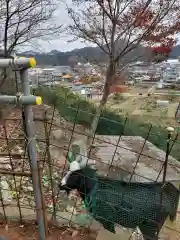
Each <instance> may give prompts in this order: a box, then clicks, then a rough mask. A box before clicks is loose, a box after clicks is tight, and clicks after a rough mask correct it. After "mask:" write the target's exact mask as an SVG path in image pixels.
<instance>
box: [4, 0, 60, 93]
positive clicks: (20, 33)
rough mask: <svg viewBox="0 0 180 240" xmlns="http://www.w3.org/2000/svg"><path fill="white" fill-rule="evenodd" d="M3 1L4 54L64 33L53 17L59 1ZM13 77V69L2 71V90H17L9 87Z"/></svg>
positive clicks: (7, 54)
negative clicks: (38, 40)
mask: <svg viewBox="0 0 180 240" xmlns="http://www.w3.org/2000/svg"><path fill="white" fill-rule="evenodd" d="M0 4H1V6H0V44H1V53H0V54H1V57H5V58H7V57H10V56H11V55H12V53H13V51H15V50H17V48H18V47H19V46H22V45H27V44H30V43H32V44H34V41H35V40H37V39H46V40H47V39H49V38H50V37H52V38H55V37H58V36H59V34H60V33H61V32H62V25H61V24H57V21H56V22H55V19H54V17H55V11H56V7H57V4H59V1H57V0H1V3H0ZM34 45H36V46H37V43H36V44H34ZM15 74H16V73H15ZM11 78H14V74H13V73H12V71H11V69H5V70H4V71H2V73H1V82H0V89H1V93H2V92H3V93H4V92H6V91H7V92H9V93H10V91H11V92H12V90H13V91H17V90H15V87H14V89H13V87H12V85H11V87H10V88H9V87H8V86H9V84H7V82H8V81H10V82H12V81H11ZM13 82H14V83H15V81H13ZM16 85H17V83H16ZM16 88H17V87H16ZM7 92H6V93H7Z"/></svg>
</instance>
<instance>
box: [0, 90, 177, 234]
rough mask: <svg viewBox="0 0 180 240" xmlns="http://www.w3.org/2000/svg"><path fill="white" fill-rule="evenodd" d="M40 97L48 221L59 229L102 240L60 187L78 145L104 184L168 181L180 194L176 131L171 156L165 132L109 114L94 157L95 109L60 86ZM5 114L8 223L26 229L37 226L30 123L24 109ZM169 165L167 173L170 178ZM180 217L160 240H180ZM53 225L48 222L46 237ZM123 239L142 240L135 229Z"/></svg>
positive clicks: (4, 213) (1, 167) (78, 202)
mask: <svg viewBox="0 0 180 240" xmlns="http://www.w3.org/2000/svg"><path fill="white" fill-rule="evenodd" d="M34 94H36V95H41V96H42V97H43V100H44V104H43V105H41V106H34V107H33V113H34V122H35V132H36V140H37V151H38V166H39V174H40V176H41V177H40V185H41V187H42V189H41V190H42V198H43V201H42V208H43V213H44V219H46V220H53V221H54V222H56V223H58V224H59V225H63V224H65V225H68V226H69V225H75V226H77V225H78V226H86V227H88V228H91V229H96V231H97V234H98V237H99V238H100V234H102V232H101V233H99V230H98V229H99V224H97V222H96V221H95V220H94V219H93V218H92V216H91V215H90V214H88V211H87V208H86V207H85V206H84V203H83V201H82V199H81V198H80V197H79V195H77V193H76V192H74V191H72V192H71V194H70V196H69V198H68V199H67V195H66V194H65V193H64V191H60V190H59V187H58V185H59V184H60V182H61V180H62V177H63V176H64V175H65V174H66V172H67V170H68V159H70V158H71V157H72V146H73V145H78V146H80V150H81V151H79V155H78V154H76V158H77V157H81V158H83V159H85V160H87V161H88V164H90V165H91V166H93V168H96V169H97V174H98V175H99V176H103V177H109V178H111V179H114V180H121V181H122V180H124V181H126V182H147V183H149V182H162V181H163V176H164V174H165V175H166V178H165V180H166V181H169V182H171V183H173V185H174V186H175V187H176V188H179V183H180V163H179V160H180V138H179V132H178V131H177V129H176V130H175V132H174V133H173V134H172V136H171V138H170V140H169V150H168V151H167V141H168V131H167V130H166V129H164V128H161V127H159V126H154V125H152V124H148V123H141V122H140V120H139V119H132V118H130V117H129V118H127V117H124V116H120V115H118V114H116V113H114V112H113V111H110V110H109V109H105V110H104V111H103V113H102V115H101V117H100V119H99V124H98V127H97V131H96V134H95V136H94V138H93V143H92V146H91V149H90V151H89V153H88V154H87V153H86V145H85V142H86V139H87V136H88V128H89V126H90V124H91V122H92V118H93V116H94V115H95V110H96V106H95V105H93V103H92V102H90V101H87V100H86V99H83V98H81V97H79V96H77V95H76V94H74V93H72V92H71V91H70V90H68V89H66V88H62V87H59V86H49V87H47V86H46V87H43V86H39V87H38V88H36V89H34ZM4 111H5V112H6V114H5V115H4V117H3V119H2V120H1V135H0V141H1V151H0V158H1V161H0V175H1V196H0V199H1V208H0V212H1V218H2V219H3V220H5V221H6V222H8V221H9V220H11V219H16V220H20V223H22V222H23V221H24V220H28V219H36V208H35V202H34V194H33V187H32V182H31V167H30V164H29V156H28V152H27V144H28V142H27V139H26V132H25V128H24V115H23V109H22V108H21V107H19V106H14V107H13V106H6V108H5V109H4ZM167 157H168V166H167V170H166V172H164V165H165V160H166V159H167ZM134 198H135V197H134ZM134 201H136V199H134ZM179 211H180V209H179V210H177V218H176V221H175V223H173V224H171V223H170V222H165V224H164V226H163V229H162V231H161V234H160V236H159V238H160V239H179V238H180V231H179V229H180V213H179ZM48 224H49V223H48V221H47V222H46V231H47V228H48ZM117 231H119V232H120V233H119V234H123V235H121V236H123V239H133V238H134V239H136V237H137V236H138V237H139V239H140V237H142V236H139V235H138V234H139V233H136V234H134V233H133V234H132V232H133V231H134V229H133V230H132V229H129V228H125V227H122V226H121V227H120V228H119V230H117ZM98 237H97V238H98ZM150 239H151V238H150Z"/></svg>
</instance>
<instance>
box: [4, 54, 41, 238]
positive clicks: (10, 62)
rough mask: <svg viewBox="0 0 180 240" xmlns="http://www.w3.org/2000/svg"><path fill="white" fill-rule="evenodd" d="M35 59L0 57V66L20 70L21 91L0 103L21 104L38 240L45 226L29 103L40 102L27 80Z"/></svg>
mask: <svg viewBox="0 0 180 240" xmlns="http://www.w3.org/2000/svg"><path fill="white" fill-rule="evenodd" d="M35 66H36V61H35V59H34V58H19V59H0V68H7V67H12V68H13V69H17V70H19V71H20V80H21V85H22V93H17V95H16V96H7V95H1V96H0V103H11V104H13V103H16V104H17V105H18V104H19V105H23V107H24V115H25V130H26V138H27V147H28V155H29V158H30V164H31V173H32V182H33V190H34V197H35V203H36V213H37V222H38V228H39V235H40V236H39V237H40V240H45V226H44V218H43V216H44V215H43V210H42V196H41V189H40V183H39V172H38V164H37V150H36V139H35V131H34V122H33V112H32V108H31V106H30V105H35V104H36V105H39V104H41V103H42V99H41V97H37V96H32V95H31V94H30V85H29V80H28V68H30V67H35Z"/></svg>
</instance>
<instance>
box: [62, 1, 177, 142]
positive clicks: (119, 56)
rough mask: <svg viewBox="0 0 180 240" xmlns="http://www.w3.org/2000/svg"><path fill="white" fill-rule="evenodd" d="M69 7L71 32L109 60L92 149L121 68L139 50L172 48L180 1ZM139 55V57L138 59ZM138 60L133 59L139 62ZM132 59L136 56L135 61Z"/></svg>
mask: <svg viewBox="0 0 180 240" xmlns="http://www.w3.org/2000/svg"><path fill="white" fill-rule="evenodd" d="M72 4H74V6H73V7H72V6H71V7H69V6H67V10H68V13H69V16H70V18H71V20H72V23H71V24H70V26H69V33H70V34H72V35H73V36H75V39H76V38H81V39H83V40H84V41H87V42H91V43H93V44H96V45H97V46H98V47H99V48H100V49H101V50H102V51H103V52H104V53H105V54H106V55H107V58H108V64H107V69H106V74H105V84H104V90H103V95H102V99H101V101H100V104H99V107H98V108H97V112H96V115H95V116H94V119H93V121H92V125H91V128H90V133H89V138H88V142H87V144H88V146H90V145H91V143H92V137H93V135H94V133H95V131H96V128H97V125H98V120H99V117H100V115H101V112H102V110H103V108H104V106H105V104H106V102H107V99H108V95H109V93H110V87H111V85H112V84H113V81H114V76H115V73H116V69H117V66H121V67H122V68H123V61H124V58H126V56H127V55H128V54H130V53H132V52H133V51H134V49H138V47H139V45H143V46H145V47H149V46H153V45H154V44H158V43H161V44H165V45H168V46H169V47H172V46H173V44H174V39H173V38H171V36H172V35H173V34H174V33H177V32H178V31H179V29H180V22H179V15H180V8H179V5H180V2H178V1H176V0H126V1H124V0H92V1H81V0H75V1H73V3H72ZM136 57H137V56H135V58H136ZM135 58H134V59H133V60H135ZM131 60H132V55H131V59H130V61H131Z"/></svg>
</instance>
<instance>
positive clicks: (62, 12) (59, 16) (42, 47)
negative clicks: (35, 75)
mask: <svg viewBox="0 0 180 240" xmlns="http://www.w3.org/2000/svg"><path fill="white" fill-rule="evenodd" d="M65 1H66V4H68V5H69V6H70V3H71V0H65ZM73 8H74V7H73ZM56 21H58V24H59V23H62V24H63V25H64V26H66V24H67V25H68V24H69V23H70V19H69V17H68V14H67V11H66V9H65V5H64V4H62V3H60V4H59V6H58V8H57V11H56ZM70 39H72V37H70V36H65V34H62V35H61V37H60V38H59V39H56V40H49V41H42V40H38V45H36V46H35V48H34V49H33V50H35V51H39V52H49V51H51V50H58V51H61V52H66V51H71V50H73V49H76V48H83V47H87V46H93V45H92V44H90V43H89V44H88V43H83V42H82V41H81V40H78V41H75V42H71V43H68V40H70ZM178 43H179V42H178ZM94 46H95V45H94ZM26 50H30V49H29V48H28V49H27V48H26Z"/></svg>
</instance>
